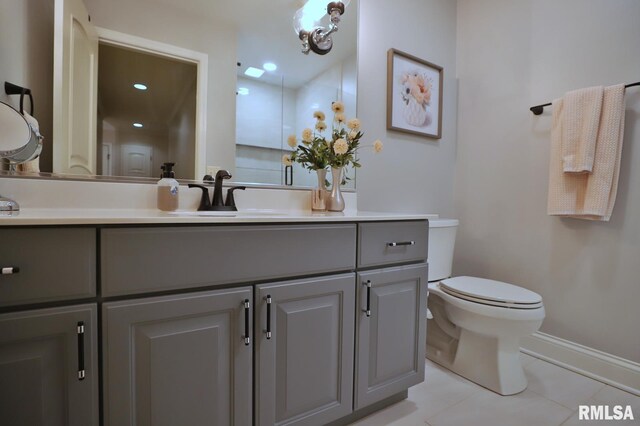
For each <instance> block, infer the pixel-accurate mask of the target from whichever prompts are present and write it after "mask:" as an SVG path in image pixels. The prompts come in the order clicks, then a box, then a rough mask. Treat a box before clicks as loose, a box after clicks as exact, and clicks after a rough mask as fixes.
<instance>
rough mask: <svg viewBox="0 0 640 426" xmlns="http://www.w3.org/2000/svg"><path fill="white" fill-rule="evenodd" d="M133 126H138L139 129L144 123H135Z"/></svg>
mask: <svg viewBox="0 0 640 426" xmlns="http://www.w3.org/2000/svg"><path fill="white" fill-rule="evenodd" d="M133 127H137V128H138V129H139V128H141V127H142V123H133Z"/></svg>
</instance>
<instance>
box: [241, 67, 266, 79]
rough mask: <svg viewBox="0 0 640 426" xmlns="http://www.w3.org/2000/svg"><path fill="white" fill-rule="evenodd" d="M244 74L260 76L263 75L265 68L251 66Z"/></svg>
mask: <svg viewBox="0 0 640 426" xmlns="http://www.w3.org/2000/svg"><path fill="white" fill-rule="evenodd" d="M244 74H245V75H248V76H249V77H254V78H260V77H262V74H264V70H261V69H258V68H254V67H249V68H247V70H246V71H245V72H244Z"/></svg>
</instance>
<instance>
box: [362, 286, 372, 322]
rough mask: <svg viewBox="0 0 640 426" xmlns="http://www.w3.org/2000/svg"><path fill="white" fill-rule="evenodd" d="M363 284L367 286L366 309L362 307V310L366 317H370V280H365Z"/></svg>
mask: <svg viewBox="0 0 640 426" xmlns="http://www.w3.org/2000/svg"><path fill="white" fill-rule="evenodd" d="M363 284H364V285H366V286H367V307H366V309H363V310H362V312H364V313H365V314H366V315H367V316H368V317H370V316H371V280H367V282H365V283H363Z"/></svg>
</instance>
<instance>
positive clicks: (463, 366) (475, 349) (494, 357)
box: [426, 320, 527, 395]
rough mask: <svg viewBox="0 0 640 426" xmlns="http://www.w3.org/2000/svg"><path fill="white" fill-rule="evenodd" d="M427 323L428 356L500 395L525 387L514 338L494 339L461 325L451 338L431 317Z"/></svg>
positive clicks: (516, 391) (520, 390) (518, 351)
mask: <svg viewBox="0 0 640 426" xmlns="http://www.w3.org/2000/svg"><path fill="white" fill-rule="evenodd" d="M428 323H429V324H428V326H427V330H428V332H427V348H426V349H427V350H426V354H427V358H428V359H429V360H431V361H433V362H435V363H437V364H440V365H442V366H443V367H445V368H447V369H449V370H451V371H453V372H454V373H456V374H458V375H460V376H462V377H465V378H467V379H469V380H471V381H472V382H475V383H477V384H479V385H480V386H482V387H485V388H487V389H490V390H492V391H494V392H496V393H498V394H500V395H514V394H517V393H520V392H522V391H524V390H525V389H526V388H527V378H526V376H525V375H524V370H523V369H522V363H521V361H520V347H519V341H518V339H497V338H495V337H491V336H484V335H480V334H477V333H474V332H473V331H469V330H465V329H460V337H459V339H454V338H451V337H450V336H447V334H446V333H444V332H443V331H442V330H441V329H440V327H438V325H437V324H436V322H435V321H433V320H429V321H428Z"/></svg>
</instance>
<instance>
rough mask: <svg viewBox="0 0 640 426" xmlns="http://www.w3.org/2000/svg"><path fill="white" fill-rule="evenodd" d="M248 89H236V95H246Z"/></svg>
mask: <svg viewBox="0 0 640 426" xmlns="http://www.w3.org/2000/svg"><path fill="white" fill-rule="evenodd" d="M248 94H249V89H247V88H246V87H238V95H248Z"/></svg>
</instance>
